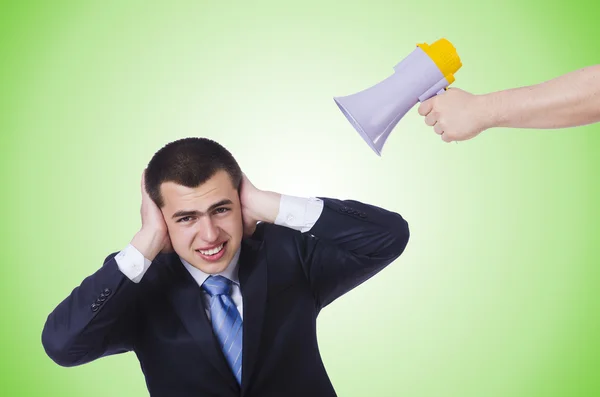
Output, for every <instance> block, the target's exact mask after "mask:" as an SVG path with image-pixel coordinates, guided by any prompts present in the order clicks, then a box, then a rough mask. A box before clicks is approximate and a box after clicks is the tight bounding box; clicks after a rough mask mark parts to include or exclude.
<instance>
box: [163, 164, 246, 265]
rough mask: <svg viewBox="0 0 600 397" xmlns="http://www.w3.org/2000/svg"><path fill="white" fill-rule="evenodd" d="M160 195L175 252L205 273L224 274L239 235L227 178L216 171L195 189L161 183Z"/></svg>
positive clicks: (232, 191) (240, 230) (232, 190)
mask: <svg viewBox="0 0 600 397" xmlns="http://www.w3.org/2000/svg"><path fill="white" fill-rule="evenodd" d="M160 191H161V195H162V198H163V201H164V206H163V207H162V208H161V210H162V213H163V216H164V218H165V222H166V223H167V228H168V229H169V236H170V237H171V244H172V245H173V249H174V250H175V252H177V254H178V255H179V256H181V257H182V258H183V259H185V260H186V261H187V262H189V263H190V264H191V265H192V266H194V267H196V268H198V269H200V270H202V271H203V272H205V273H208V274H215V273H219V272H221V271H223V270H225V268H227V265H229V262H231V259H232V258H233V255H234V254H235V252H236V251H237V249H238V248H239V246H240V243H241V240H242V235H243V223H242V210H241V206H240V199H239V195H238V191H237V190H236V189H235V188H234V187H233V183H232V182H231V178H230V177H229V174H227V172H225V171H218V172H217V173H216V174H215V175H214V176H212V177H211V178H210V179H209V180H207V181H206V182H205V183H203V184H201V185H200V186H198V187H196V188H189V187H185V186H181V185H178V184H176V183H174V182H164V183H163V184H162V185H161V187H160Z"/></svg>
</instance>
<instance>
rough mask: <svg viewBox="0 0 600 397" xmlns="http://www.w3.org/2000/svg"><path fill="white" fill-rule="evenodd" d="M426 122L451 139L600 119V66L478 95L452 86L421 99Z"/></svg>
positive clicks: (444, 138)
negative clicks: (501, 129)
mask: <svg viewBox="0 0 600 397" xmlns="http://www.w3.org/2000/svg"><path fill="white" fill-rule="evenodd" d="M418 112H419V114H420V115H421V116H424V117H425V124H427V125H428V126H432V127H433V129H434V131H435V132H436V134H438V135H440V136H441V138H442V140H443V141H445V142H452V141H465V140H468V139H471V138H474V137H476V136H477V135H479V134H480V133H481V132H483V131H485V130H487V129H490V128H496V127H506V128H538V129H541V128H545V129H555V128H568V127H577V126H581V125H587V124H591V123H597V122H600V65H595V66H590V67H587V68H582V69H579V70H575V71H572V72H569V73H566V74H564V75H562V76H558V77H556V78H554V79H551V80H548V81H545V82H542V83H539V84H536V85H532V86H527V87H519V88H512V89H507V90H503V91H497V92H491V93H488V94H485V95H473V94H471V93H469V92H466V91H463V90H461V89H458V88H449V89H448V90H447V91H446V92H444V93H442V94H441V95H437V96H434V97H433V98H430V99H428V100H427V101H424V102H423V103H421V105H420V106H419V108H418Z"/></svg>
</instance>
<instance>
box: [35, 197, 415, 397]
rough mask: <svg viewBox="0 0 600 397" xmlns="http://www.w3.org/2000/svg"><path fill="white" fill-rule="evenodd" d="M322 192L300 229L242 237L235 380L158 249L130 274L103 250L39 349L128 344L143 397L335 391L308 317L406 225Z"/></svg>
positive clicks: (85, 355)
mask: <svg viewBox="0 0 600 397" xmlns="http://www.w3.org/2000/svg"><path fill="white" fill-rule="evenodd" d="M322 199H323V200H324V207H323V212H322V214H321V216H320V218H319V219H318V221H317V222H316V224H315V225H314V226H313V228H312V229H311V230H310V232H308V233H300V232H298V231H295V230H292V229H290V228H286V227H282V226H278V225H273V224H265V223H261V224H259V225H258V227H257V230H256V232H255V233H254V235H253V236H252V238H250V239H246V240H243V242H242V249H241V254H240V260H239V278H240V288H241V292H242V297H243V302H244V309H243V310H244V334H243V353H242V356H243V358H242V385H241V387H240V386H238V384H237V382H236V380H235V378H234V376H233V374H232V371H231V370H230V369H229V367H228V365H227V362H226V361H225V358H224V356H223V354H222V353H221V351H220V349H219V347H218V344H217V341H216V338H215V336H214V334H213V332H212V328H211V325H210V323H209V320H208V318H207V317H206V314H205V311H204V306H203V305H204V304H203V300H202V295H201V294H202V292H201V289H200V287H199V286H198V284H197V283H196V282H195V280H194V279H193V278H192V276H191V275H190V274H189V272H188V271H187V270H186V269H185V267H184V266H183V264H182V263H181V261H180V260H179V257H178V256H177V254H174V253H173V254H161V255H159V256H157V257H156V258H155V260H154V261H153V263H152V265H151V266H150V268H149V269H148V271H147V273H146V274H145V275H144V277H143V279H142V281H141V282H140V283H139V284H135V283H133V282H132V281H131V280H129V279H128V278H127V277H126V276H125V275H123V274H122V273H121V272H120V271H119V268H118V267H117V264H116V262H115V260H114V256H115V255H116V253H113V254H111V255H109V256H108V257H107V258H106V260H105V261H104V264H103V266H102V267H101V268H100V269H99V270H98V271H97V272H96V273H94V274H92V275H91V276H89V277H87V278H86V279H85V280H83V282H82V283H81V285H80V286H78V287H77V288H75V289H74V290H73V292H72V293H71V294H70V295H69V296H68V297H67V298H66V299H65V300H64V301H62V302H61V303H60V304H59V305H58V307H56V309H55V310H54V311H53V312H52V313H51V314H50V315H49V316H48V319H47V321H46V324H45V326H44V329H43V333H42V343H43V345H44V348H45V350H46V352H47V354H48V355H49V356H50V357H51V358H52V360H54V361H55V362H56V363H58V364H59V365H62V366H75V365H81V364H84V363H87V362H90V361H92V360H95V359H97V358H99V357H102V356H107V355H111V354H117V353H123V352H126V351H134V352H135V354H136V355H137V357H138V359H139V361H140V364H141V367H142V370H143V372H144V375H145V378H146V384H147V387H148V390H149V391H150V395H151V396H153V397H187V396H189V397H192V396H193V397H201V396H240V395H241V396H247V397H250V396H257V397H259V396H260V397H268V396H277V397H291V396H302V397H307V396H335V395H336V394H335V391H334V389H333V386H332V384H331V382H330V380H329V378H328V376H327V373H326V371H325V368H324V366H323V362H322V361H321V357H320V354H319V349H318V346H317V337H316V320H317V315H318V314H319V311H320V310H321V309H322V308H324V307H325V306H326V305H327V304H329V303H330V302H332V301H333V300H334V299H336V298H337V297H339V296H341V295H342V294H344V293H346V292H348V291H349V290H351V289H352V288H354V287H356V286H357V285H359V284H361V283H362V282H364V281H365V280H367V279H369V278H370V277H372V276H373V275H375V274H376V273H378V272H379V271H380V270H382V269H383V268H384V267H385V266H387V265H388V264H390V263H391V262H393V261H394V260H395V259H396V258H398V257H399V256H400V254H401V253H402V252H403V251H404V249H405V247H406V245H407V242H408V237H409V230H408V225H407V223H406V221H405V220H404V219H403V218H402V217H401V216H400V215H398V214H396V213H393V212H390V211H386V210H384V209H381V208H377V207H374V206H370V205H366V204H363V203H359V202H356V201H349V200H348V201H341V200H336V199H329V198H322ZM98 387H102V386H101V385H99V386H98Z"/></svg>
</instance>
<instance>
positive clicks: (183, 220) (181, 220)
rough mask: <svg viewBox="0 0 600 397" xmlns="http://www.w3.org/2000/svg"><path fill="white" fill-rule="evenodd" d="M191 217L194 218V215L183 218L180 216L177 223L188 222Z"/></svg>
mask: <svg viewBox="0 0 600 397" xmlns="http://www.w3.org/2000/svg"><path fill="white" fill-rule="evenodd" d="M190 219H192V217H191V216H184V217H183V218H179V219H178V220H177V223H179V222H187V221H188V220H190Z"/></svg>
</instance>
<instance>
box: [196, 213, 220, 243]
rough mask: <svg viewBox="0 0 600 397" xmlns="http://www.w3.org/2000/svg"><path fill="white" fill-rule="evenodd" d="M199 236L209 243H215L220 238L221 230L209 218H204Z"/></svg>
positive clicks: (200, 225)
mask: <svg viewBox="0 0 600 397" xmlns="http://www.w3.org/2000/svg"><path fill="white" fill-rule="evenodd" d="M198 234H199V235H200V237H201V238H202V240H204V241H206V242H207V243H212V242H215V241H216V240H217V239H218V238H219V228H218V227H217V226H216V225H215V223H214V222H213V221H212V219H211V218H210V217H208V216H205V217H203V219H202V222H200V224H199V230H198Z"/></svg>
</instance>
